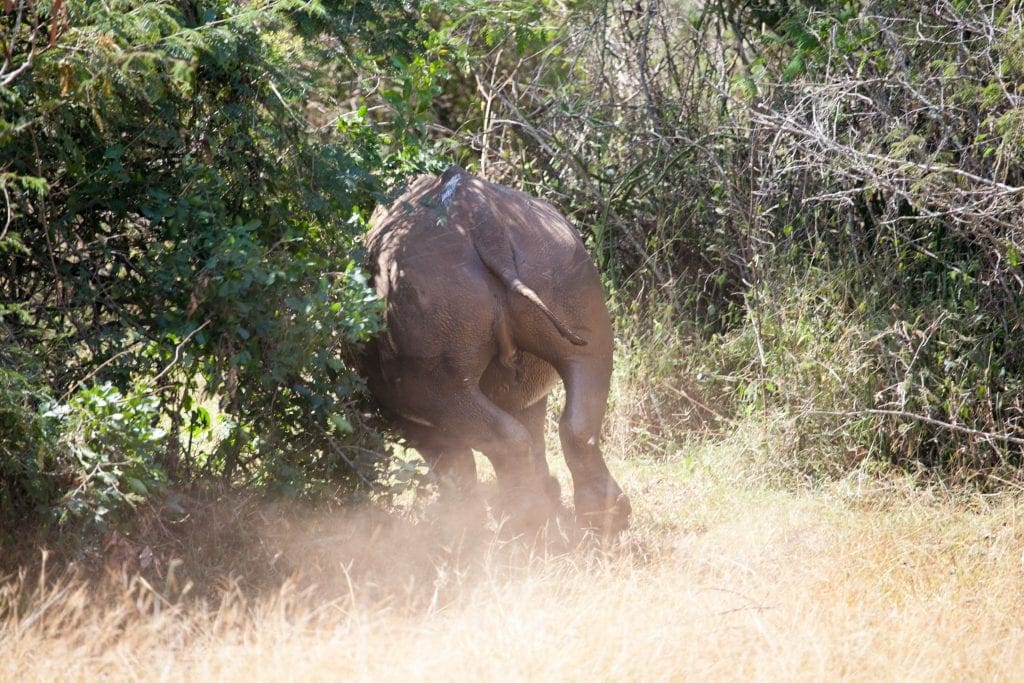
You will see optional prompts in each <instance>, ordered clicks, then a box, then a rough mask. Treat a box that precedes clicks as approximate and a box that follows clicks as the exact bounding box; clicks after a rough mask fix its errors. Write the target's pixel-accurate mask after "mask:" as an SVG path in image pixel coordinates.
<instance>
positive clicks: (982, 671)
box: [0, 425, 1024, 680]
mask: <svg viewBox="0 0 1024 683" xmlns="http://www.w3.org/2000/svg"><path fill="white" fill-rule="evenodd" d="M779 447H780V442H779V440H778V439H777V438H776V437H774V436H773V435H772V432H771V431H770V430H767V431H766V430H765V429H763V428H760V427H756V426H750V425H746V426H740V427H737V428H735V430H734V431H732V432H731V433H730V434H729V435H727V436H719V437H715V438H713V439H708V440H704V441H693V442H690V443H685V444H681V445H679V446H678V451H677V454H676V455H677V457H674V458H671V459H650V458H646V459H645V458H641V457H633V458H630V459H628V460H619V459H613V461H612V465H613V467H614V469H615V471H616V472H617V473H619V474H620V475H621V476H620V478H621V480H622V481H623V482H624V486H625V487H626V488H627V490H628V491H630V493H631V494H632V496H633V499H634V501H635V502H636V509H637V512H636V519H635V524H634V528H633V530H632V531H631V532H630V533H629V535H628V536H627V537H626V538H625V539H623V542H622V543H621V544H620V545H618V546H616V547H614V548H605V549H602V548H599V547H596V546H595V545H593V544H588V543H582V544H580V545H579V546H573V547H570V545H571V544H572V541H573V539H568V538H566V537H565V535H564V534H562V533H559V532H556V531H552V532H551V534H550V537H549V538H548V539H546V540H545V541H538V542H537V543H528V542H525V541H523V540H522V539H518V540H515V539H511V540H510V539H508V538H505V537H503V536H502V535H501V534H500V533H495V530H494V528H493V526H489V527H488V526H485V525H482V524H480V523H479V518H478V517H476V514H478V513H479V510H477V511H475V512H474V515H473V516H472V518H471V519H467V516H466V515H459V514H458V513H457V512H454V511H452V510H446V509H445V508H444V507H443V506H439V505H437V504H427V505H423V504H420V505H415V506H412V507H410V508H407V509H405V510H404V511H403V512H401V513H396V514H391V515H385V514H383V513H373V514H371V513H352V512H348V513H337V514H324V513H323V512H320V513H315V514H314V513H309V514H307V515H305V516H303V515H300V514H298V513H296V512H294V511H293V512H291V513H290V514H283V513H280V511H278V514H276V515H264V516H263V517H262V519H265V520H267V525H266V526H265V527H262V528H255V529H251V530H250V532H249V533H250V538H247V539H246V540H245V542H239V544H238V546H237V547H236V548H235V549H234V550H235V551H236V552H238V553H242V555H243V556H242V557H241V558H240V559H241V560H242V561H243V562H244V560H245V556H244V553H246V552H250V555H249V556H250V557H252V558H254V559H253V562H254V563H265V564H266V566H265V567H262V568H260V567H253V568H252V570H253V571H252V573H253V574H256V573H259V572H260V571H264V572H265V573H267V574H270V575H274V576H280V575H283V573H282V572H281V570H280V568H281V567H288V568H289V569H288V571H287V572H286V573H287V574H288V575H289V577H290V578H287V579H285V580H284V581H280V582H278V583H277V584H276V586H275V587H273V588H269V589H268V588H267V587H266V586H262V587H257V586H253V585H249V586H246V585H243V583H242V580H241V579H236V580H231V579H230V578H226V577H210V576H206V577H202V576H193V577H191V579H190V577H187V576H183V574H184V573H185V572H184V571H183V570H182V569H181V568H180V567H177V568H176V570H175V571H168V569H169V567H167V566H165V567H163V569H162V570H161V571H160V572H158V573H156V574H154V573H153V572H150V573H149V574H147V576H149V577H150V578H149V580H147V579H144V578H142V576H140V575H137V574H129V573H127V572H122V573H117V572H112V573H110V574H109V576H108V577H107V578H105V579H103V580H101V581H98V582H96V581H91V582H87V581H85V580H84V579H74V578H63V579H58V580H53V581H38V582H37V577H36V576H29V575H22V576H21V577H19V578H15V579H8V580H7V581H6V582H5V583H4V584H3V586H2V588H0V679H6V680H14V679H17V680H53V679H57V678H60V679H64V680H83V679H95V678H114V679H144V680H151V679H161V680H181V679H186V680H202V679H209V678H216V679H235V678H238V679H258V680H266V679H287V680H339V679H359V680H439V679H440V680H449V679H451V680H595V679H596V680H612V679H616V680H659V679H661V680H664V679H708V678H710V679H742V680H750V679H762V680H763V679H768V680H785V679H792V678H800V679H829V680H832V679H852V680H879V679H918V680H924V679H929V680H930V679H939V680H963V679H987V680H1006V679H1012V678H1014V677H1015V676H1016V675H1017V674H1018V673H1019V672H1020V671H1021V670H1022V667H1024V629H1022V628H1021V625H1020V618H1019V615H1020V614H1021V613H1022V610H1024V583H1022V578H1024V577H1022V572H1024V565H1022V562H1024V557H1022V554H1021V552H1022V549H1024V522H1022V520H1021V515H1022V513H1024V504H1022V501H1021V500H1020V498H1019V497H1018V496H1016V495H1013V494H1009V493H1005V494H1001V495H999V496H995V497H981V496H979V497H976V498H969V497H965V496H964V495H962V494H961V495H960V496H959V497H956V496H951V495H944V494H941V493H938V492H936V491H931V490H924V489H922V488H921V487H919V486H918V487H913V486H909V485H907V483H906V482H905V481H903V480H900V479H892V478H886V477H884V476H882V475H879V474H877V473H875V474H868V473H860V474H858V475H851V476H850V477H848V478H846V479H845V480H842V481H840V482H837V483H831V484H828V485H825V486H820V487H817V488H808V487H793V486H792V485H788V486H785V487H783V486H779V485H778V484H779V482H780V480H779V478H778V477H777V476H776V475H777V474H778V468H777V467H775V466H774V465H773V464H772V462H773V458H774V457H775V455H776V454H777V449H778V448H779ZM259 518H260V517H259V515H253V516H252V519H259ZM246 545H249V546H250V547H249V550H248V551H247V550H246ZM257 546H261V547H257ZM268 558H269V559H268ZM271 565H274V566H271ZM49 572H50V574H55V573H56V572H55V571H54V570H53V568H52V567H51V569H50V570H49ZM160 575H162V577H163V578H162V579H161V580H158V579H157V578H156V577H158V576H160ZM192 580H195V581H198V582H199V584H197V585H192V583H191V582H192Z"/></svg>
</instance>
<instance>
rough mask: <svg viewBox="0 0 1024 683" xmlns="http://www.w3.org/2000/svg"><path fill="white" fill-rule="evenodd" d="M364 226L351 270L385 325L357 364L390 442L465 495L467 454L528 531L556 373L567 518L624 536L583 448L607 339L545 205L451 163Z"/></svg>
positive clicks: (584, 271) (561, 223) (600, 403)
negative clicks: (570, 505)
mask: <svg viewBox="0 0 1024 683" xmlns="http://www.w3.org/2000/svg"><path fill="white" fill-rule="evenodd" d="M372 222H373V226H372V229H371V231H370V233H369V235H368V237H367V252H368V254H367V267H368V269H369V271H370V273H371V275H372V278H373V285H374V287H375V288H376V290H377V292H378V293H379V294H380V296H381V297H382V298H383V299H384V300H385V301H386V303H387V306H386V310H385V314H384V315H385V323H386V328H385V332H384V333H383V334H382V335H381V336H380V337H379V338H378V339H377V340H376V341H375V342H374V343H372V344H371V345H369V346H368V348H367V349H366V353H365V356H364V358H363V360H362V366H363V367H362V369H363V371H364V374H365V375H366V377H367V382H368V384H369V388H370V390H371V392H372V393H373V394H374V396H375V397H376V398H377V399H378V401H379V402H380V403H381V405H382V407H383V408H384V409H385V412H386V413H387V414H389V416H390V417H391V419H393V420H394V421H395V425H396V426H397V427H398V429H399V430H400V432H401V433H402V434H403V435H404V436H405V437H406V439H407V440H408V441H409V442H410V444H411V445H412V446H413V447H415V448H416V449H417V450H418V451H419V452H420V453H421V454H422V455H423V457H424V459H426V460H427V462H428V463H430V464H431V466H432V467H433V468H434V470H435V471H436V472H438V473H439V474H442V475H449V476H451V477H453V478H454V479H456V481H457V482H458V483H459V485H460V486H461V487H463V488H465V489H471V488H473V487H475V485H476V466H475V463H474V460H473V455H472V452H471V449H476V450H478V451H480V452H482V453H483V454H484V455H486V456H487V457H488V458H489V459H490V461H491V463H492V464H493V465H494V470H495V473H496V475H497V478H498V485H499V490H500V496H501V500H502V503H503V505H504V506H505V508H506V510H507V511H508V512H509V513H510V515H511V516H512V519H513V521H514V522H515V523H516V524H518V525H519V526H521V527H524V528H529V527H530V526H533V525H536V524H539V523H541V522H542V521H543V520H544V519H546V518H547V517H548V516H550V514H551V513H552V512H553V510H554V509H556V508H557V506H558V505H559V499H560V496H559V491H558V484H557V482H556V481H555V480H554V479H553V478H552V477H551V476H550V473H549V470H548V464H547V460H546V458H545V455H544V421H545V411H546V405H547V396H548V393H549V392H550V391H551V388H552V386H553V385H554V383H555V382H556V381H557V380H558V379H559V378H561V379H562V381H563V383H564V384H565V391H566V406H565V411H564V412H563V413H562V417H561V420H560V421H559V435H560V437H561V442H562V450H563V452H564V454H565V459H566V462H567V463H568V466H569V470H570V472H571V474H572V479H573V489H574V500H575V506H576V515H577V519H578V521H579V522H580V524H581V525H583V526H585V527H591V528H597V529H601V530H604V531H618V530H621V529H624V528H626V526H627V525H628V518H629V514H630V506H629V500H628V499H627V498H626V496H625V495H624V494H623V493H622V490H621V489H620V488H619V486H618V484H617V483H616V482H615V480H614V479H613V478H612V476H611V474H610V473H609V471H608V468H607V466H606V465H605V462H604V459H603V458H602V457H601V451H600V449H599V440H600V433H601V422H602V420H603V419H604V413H605V405H606V402H607V398H608V388H609V383H610V377H611V369H612V329H611V324H610V322H609V319H608V311H607V309H606V308H605V304H604V292H603V290H602V287H601V283H600V279H599V277H598V272H597V269H596V268H595V267H594V264H593V261H592V260H591V258H590V256H589V254H587V252H586V250H585V248H584V246H583V244H582V242H581V241H580V238H579V236H578V234H577V233H576V231H575V230H574V229H573V228H572V227H571V226H570V225H569V224H568V223H567V222H566V220H565V219H564V218H563V217H562V216H561V215H560V214H559V213H558V212H557V211H556V210H555V209H554V208H553V207H551V206H550V205H549V204H547V203H545V202H543V201H540V200H538V199H536V198H534V197H531V196H529V195H527V194H524V193H522V192H518V191H516V190H512V189H510V188H507V187H503V186H501V185H495V184H492V183H489V182H487V181H484V180H482V179H480V178H477V177H475V176H472V175H470V174H468V173H467V172H466V171H464V170H462V169H460V168H457V167H453V168H451V169H449V170H448V171H447V172H446V173H445V174H444V175H443V176H441V177H440V178H434V177H431V176H420V177H419V178H417V179H416V180H415V181H414V182H413V183H412V184H411V185H410V187H409V188H408V190H407V191H406V193H405V194H404V195H402V196H401V197H400V198H398V199H397V200H395V201H394V202H393V203H392V204H391V206H390V207H388V208H387V209H378V211H377V212H376V213H375V214H374V218H373V221H372Z"/></svg>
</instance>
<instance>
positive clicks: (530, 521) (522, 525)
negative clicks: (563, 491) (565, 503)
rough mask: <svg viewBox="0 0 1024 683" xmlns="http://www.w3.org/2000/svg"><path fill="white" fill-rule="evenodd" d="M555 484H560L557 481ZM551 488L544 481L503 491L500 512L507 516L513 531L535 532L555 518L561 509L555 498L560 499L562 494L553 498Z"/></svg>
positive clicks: (500, 498)
mask: <svg viewBox="0 0 1024 683" xmlns="http://www.w3.org/2000/svg"><path fill="white" fill-rule="evenodd" d="M552 481H553V480H552ZM540 483H541V482H537V484H540ZM554 484H555V486H556V487H557V486H558V482H557V481H555V482H554ZM549 488H550V487H549V486H548V485H547V482H544V485H535V486H516V487H509V488H507V489H505V490H504V491H502V492H501V495H500V497H499V500H498V513H499V515H500V516H502V517H504V518H506V524H507V527H508V528H509V529H510V530H511V531H513V532H514V533H517V534H521V533H527V534H529V533H533V532H535V531H537V530H538V529H540V528H541V527H542V526H544V525H545V524H547V522H548V521H550V520H551V519H553V518H554V516H555V513H556V512H557V511H558V509H559V506H558V503H556V502H554V500H560V496H559V497H558V498H555V499H554V500H553V499H552V497H551V493H550V490H549Z"/></svg>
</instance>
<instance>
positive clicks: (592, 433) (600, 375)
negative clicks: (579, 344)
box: [556, 357, 632, 533]
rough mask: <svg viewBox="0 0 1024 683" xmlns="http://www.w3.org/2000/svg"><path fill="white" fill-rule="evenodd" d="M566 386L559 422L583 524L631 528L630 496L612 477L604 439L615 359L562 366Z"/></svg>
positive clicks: (610, 529)
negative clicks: (600, 444) (602, 431)
mask: <svg viewBox="0 0 1024 683" xmlns="http://www.w3.org/2000/svg"><path fill="white" fill-rule="evenodd" d="M556 367H557V369H558V373H559V375H561V377H562V381H563V382H564V384H565V410H564V411H563V412H562V417H561V419H560V420H559V423H558V434H559V436H560V437H561V441H562V451H563V453H564V454H565V461H566V464H567V465H568V466H569V472H570V473H571V474H572V485H573V500H574V503H575V505H576V518H577V520H578V522H579V524H580V526H583V527H586V528H592V529H596V530H600V531H602V532H604V533H615V532H618V531H621V530H624V529H626V528H627V527H628V526H629V515H630V513H631V512H632V510H631V508H630V505H629V499H628V498H627V497H626V495H625V494H624V493H623V492H622V489H621V488H619V485H618V483H616V481H615V479H614V478H612V475H611V472H609V471H608V466H607V465H606V464H605V461H604V458H603V457H602V456H601V449H600V446H599V441H600V438H601V422H602V420H603V419H604V412H605V406H606V405H607V402H608V389H609V385H610V378H611V367H610V363H609V362H606V361H604V360H601V359H597V358H593V357H590V358H587V357H584V358H575V359H572V360H571V361H567V362H565V363H564V364H561V365H560V366H556Z"/></svg>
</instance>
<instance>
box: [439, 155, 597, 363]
mask: <svg viewBox="0 0 1024 683" xmlns="http://www.w3.org/2000/svg"><path fill="white" fill-rule="evenodd" d="M471 178H473V176H470V175H469V174H468V173H467V172H466V171H464V170H463V169H461V168H459V167H458V166H452V167H451V168H449V169H448V170H447V171H445V173H444V175H442V176H441V177H440V178H439V179H438V187H439V188H440V189H439V199H440V204H441V206H443V207H445V208H449V207H450V206H451V205H452V201H453V199H454V196H455V194H456V191H457V190H459V189H460V186H461V185H462V184H464V183H465V182H466V181H467V180H469V179H471ZM476 180H479V179H476ZM480 182H486V181H480ZM476 210H477V211H478V212H479V213H478V219H477V220H476V221H473V223H472V224H471V225H470V229H469V233H470V236H471V239H472V240H473V246H474V247H475V248H476V252H477V254H479V255H480V260H481V261H483V262H484V265H485V266H487V268H488V270H490V271H491V272H492V273H494V274H495V275H496V276H497V277H498V279H499V280H501V281H502V282H503V283H504V284H505V286H506V287H508V288H509V289H510V290H512V291H513V292H515V293H516V294H518V295H519V296H521V297H523V298H524V299H526V300H527V301H529V302H530V303H532V304H533V305H534V306H536V307H537V308H539V309H540V311H541V312H542V313H543V314H544V315H545V316H547V319H548V320H550V321H551V324H552V325H554V326H555V329H556V330H558V332H559V334H561V335H562V336H563V337H565V338H566V339H568V340H569V341H570V342H572V343H573V344H575V345H576V346H586V345H587V340H586V339H584V338H583V337H581V336H579V335H578V334H576V333H575V332H573V331H572V330H571V329H569V327H568V326H567V325H566V324H565V323H563V322H562V321H561V319H559V317H558V316H557V315H555V314H554V313H552V312H551V309H550V308H548V307H547V305H546V304H545V303H544V302H543V301H541V298H540V297H539V296H537V292H535V291H533V289H531V288H530V287H529V286H527V285H526V284H525V283H524V282H523V281H522V280H520V279H519V272H518V270H517V269H516V261H515V256H514V255H513V253H512V243H511V241H510V240H509V237H508V233H507V232H506V227H505V225H504V221H503V220H501V219H500V218H499V217H497V216H495V215H494V212H493V210H492V208H491V207H489V206H487V205H483V206H478V207H476Z"/></svg>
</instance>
